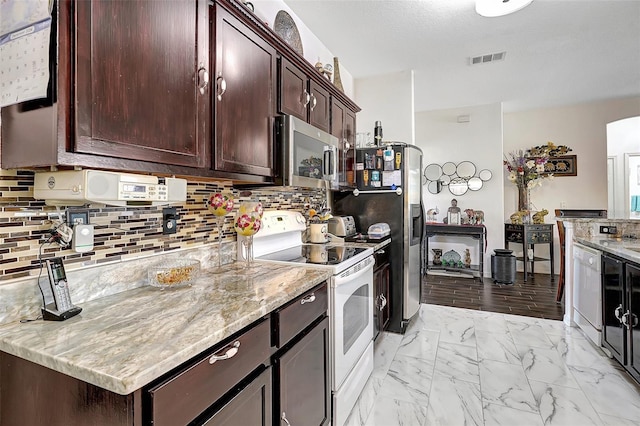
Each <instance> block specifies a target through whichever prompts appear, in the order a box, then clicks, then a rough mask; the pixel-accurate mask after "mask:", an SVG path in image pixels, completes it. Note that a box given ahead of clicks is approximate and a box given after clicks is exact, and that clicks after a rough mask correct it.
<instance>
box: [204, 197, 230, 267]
mask: <svg viewBox="0 0 640 426" xmlns="http://www.w3.org/2000/svg"><path fill="white" fill-rule="evenodd" d="M205 205H206V206H207V209H208V210H209V211H210V212H211V213H213V215H214V216H215V218H216V227H217V228H218V269H220V267H221V266H222V251H221V248H222V226H223V225H224V218H225V216H226V215H227V214H229V213H231V212H232V211H233V194H232V193H231V192H217V193H214V194H211V195H210V196H209V197H208V198H207V199H206V200H205Z"/></svg>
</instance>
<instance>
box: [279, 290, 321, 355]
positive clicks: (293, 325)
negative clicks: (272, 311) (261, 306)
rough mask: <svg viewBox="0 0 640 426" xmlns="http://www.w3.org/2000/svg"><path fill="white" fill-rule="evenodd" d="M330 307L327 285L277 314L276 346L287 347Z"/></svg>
mask: <svg viewBox="0 0 640 426" xmlns="http://www.w3.org/2000/svg"><path fill="white" fill-rule="evenodd" d="M328 306H329V300H328V293H327V283H326V282H325V283H324V284H322V285H320V286H319V287H316V288H314V289H312V290H309V291H308V292H306V293H305V294H303V295H302V296H300V297H298V298H297V299H296V300H294V301H293V302H291V303H290V304H288V305H287V306H285V307H283V308H282V309H281V310H280V311H278V312H277V314H276V317H275V318H276V323H275V324H276V346H277V347H278V348H280V347H282V346H283V345H285V344H286V343H287V342H288V341H289V340H291V339H292V338H293V337H294V336H296V335H297V334H298V333H300V332H301V331H302V330H304V329H305V328H307V327H308V326H309V325H310V324H311V323H312V322H313V321H314V320H315V319H317V318H318V317H320V316H321V315H323V314H324V313H325V312H327V308H328Z"/></svg>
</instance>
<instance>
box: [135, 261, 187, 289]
mask: <svg viewBox="0 0 640 426" xmlns="http://www.w3.org/2000/svg"><path fill="white" fill-rule="evenodd" d="M199 273H200V261H198V260H192V259H181V260H170V261H166V262H161V263H158V264H157V265H154V266H151V267H149V270H148V272H147V274H148V275H147V277H148V279H149V285H151V286H153V287H158V288H161V289H165V288H170V289H173V288H181V287H188V286H190V285H191V284H193V282H194V281H195V279H196V278H197V277H198V274H199Z"/></svg>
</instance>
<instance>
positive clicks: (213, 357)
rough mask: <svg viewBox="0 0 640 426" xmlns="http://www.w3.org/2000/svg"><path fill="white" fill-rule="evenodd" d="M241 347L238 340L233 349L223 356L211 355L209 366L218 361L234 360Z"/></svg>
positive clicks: (233, 344) (232, 346) (232, 345)
mask: <svg viewBox="0 0 640 426" xmlns="http://www.w3.org/2000/svg"><path fill="white" fill-rule="evenodd" d="M239 347H240V341H239V340H236V341H235V342H233V343H232V344H231V347H230V348H229V349H227V350H226V351H225V352H224V354H222V355H217V354H213V355H211V358H209V364H213V363H214V362H216V361H222V360H224V359H229V358H233V357H234V356H235V355H236V354H237V353H238V348H239ZM218 353H219V352H218Z"/></svg>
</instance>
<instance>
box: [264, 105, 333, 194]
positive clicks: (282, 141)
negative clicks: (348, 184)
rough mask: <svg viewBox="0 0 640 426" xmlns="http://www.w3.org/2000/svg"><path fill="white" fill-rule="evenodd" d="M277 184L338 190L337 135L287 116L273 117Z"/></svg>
mask: <svg viewBox="0 0 640 426" xmlns="http://www.w3.org/2000/svg"><path fill="white" fill-rule="evenodd" d="M276 138H277V141H278V148H279V155H280V156H281V160H282V163H281V164H282V169H281V171H282V172H281V182H279V183H280V184H281V185H285V186H301V187H307V188H323V189H338V188H339V176H338V143H339V142H338V138H336V137H335V136H333V135H331V134H329V133H327V132H325V131H322V130H320V129H318V128H317V127H314V126H312V125H310V124H308V123H306V122H304V121H302V120H300V119H299V118H296V117H293V116H291V115H284V116H278V117H276Z"/></svg>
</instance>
